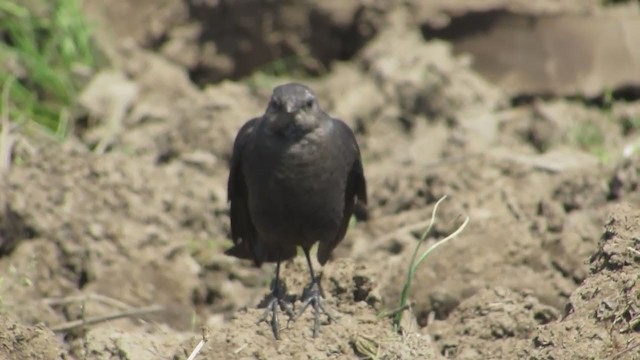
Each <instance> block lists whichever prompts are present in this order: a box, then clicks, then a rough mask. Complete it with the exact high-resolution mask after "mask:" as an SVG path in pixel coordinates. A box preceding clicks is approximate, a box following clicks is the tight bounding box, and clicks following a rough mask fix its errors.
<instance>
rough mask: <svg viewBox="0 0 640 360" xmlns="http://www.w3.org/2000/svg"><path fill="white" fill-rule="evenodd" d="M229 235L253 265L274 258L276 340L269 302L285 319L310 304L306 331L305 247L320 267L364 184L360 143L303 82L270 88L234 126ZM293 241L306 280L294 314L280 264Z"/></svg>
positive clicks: (315, 284)
mask: <svg viewBox="0 0 640 360" xmlns="http://www.w3.org/2000/svg"><path fill="white" fill-rule="evenodd" d="M228 200H229V202H230V217H231V237H232V239H233V242H234V245H233V247H231V248H230V249H229V250H227V251H226V252H225V253H226V254H227V255H231V256H235V257H238V258H241V259H250V260H253V262H254V263H255V265H256V266H260V265H261V264H262V263H264V262H275V263H276V269H275V279H274V281H273V282H272V284H273V285H272V289H271V296H270V300H269V302H268V305H267V308H266V309H265V313H264V314H263V316H262V317H261V318H260V320H259V322H262V321H266V319H267V318H268V317H269V315H271V321H270V323H271V327H272V330H273V332H274V335H275V337H276V338H279V324H278V319H277V308H278V306H280V307H281V309H283V310H285V311H286V312H287V314H288V315H289V319H290V320H291V319H294V318H297V317H299V316H300V315H301V314H302V313H303V312H304V311H305V309H306V308H307V307H308V306H309V305H311V306H312V307H313V309H314V326H313V336H314V337H316V336H317V334H318V330H319V326H320V312H323V313H324V314H326V315H327V316H328V317H329V319H330V320H331V315H330V314H329V312H328V311H327V310H326V309H325V307H324V306H323V297H322V293H321V289H320V280H319V278H318V277H316V275H315V273H314V271H313V266H312V264H311V257H310V255H309V251H310V250H311V247H312V246H313V245H314V244H315V243H316V242H318V243H319V244H318V251H317V258H318V262H319V263H320V264H322V265H324V264H325V263H326V262H327V260H328V259H329V257H330V256H331V252H332V251H333V249H334V248H335V247H336V246H337V245H338V243H340V241H341V240H342V239H343V238H344V236H345V233H346V232H347V227H348V225H349V221H350V218H351V215H352V214H353V213H354V209H356V208H357V209H359V210H360V211H358V212H357V213H356V215H358V213H362V212H361V210H362V209H366V207H365V206H366V202H367V188H366V182H365V176H364V171H363V167H362V160H361V157H360V149H359V147H358V143H357V142H356V139H355V137H354V134H353V132H352V131H351V129H350V128H349V127H348V126H347V125H346V124H345V123H344V122H342V121H341V120H338V119H334V118H332V117H330V116H329V115H327V114H326V113H325V112H324V111H323V110H322V109H321V108H320V105H319V104H318V101H317V99H316V96H315V94H314V93H313V91H312V90H311V89H309V88H308V87H307V86H304V85H301V84H297V83H290V84H285V85H280V86H278V87H276V88H275V89H274V90H273V93H272V95H271V100H270V102H269V105H268V107H267V109H266V111H265V113H264V115H262V116H261V117H257V118H254V119H252V120H249V121H248V122H247V123H246V124H244V125H243V126H242V128H241V129H240V130H239V132H238V134H237V136H236V139H235V142H234V145H233V155H232V157H231V169H230V173H229V182H228ZM298 246H299V247H301V248H302V250H303V251H304V254H305V256H306V259H307V264H308V266H309V273H310V275H311V283H310V285H309V286H308V287H307V288H306V289H305V290H306V291H305V292H304V294H303V296H302V297H301V299H302V302H303V303H302V307H301V309H300V311H299V312H298V313H297V314H294V313H293V311H292V309H291V305H290V304H289V303H287V302H286V301H285V299H284V295H285V294H284V289H283V286H282V285H281V282H280V263H281V262H282V261H285V260H289V259H291V258H293V257H294V256H295V255H296V251H297V247H298Z"/></svg>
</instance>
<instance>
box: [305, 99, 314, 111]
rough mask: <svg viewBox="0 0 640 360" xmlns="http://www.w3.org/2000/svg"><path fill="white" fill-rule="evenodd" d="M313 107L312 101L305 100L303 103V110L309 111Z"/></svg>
mask: <svg viewBox="0 0 640 360" xmlns="http://www.w3.org/2000/svg"><path fill="white" fill-rule="evenodd" d="M312 107H313V99H307V100H305V102H304V108H305V109H311V108H312Z"/></svg>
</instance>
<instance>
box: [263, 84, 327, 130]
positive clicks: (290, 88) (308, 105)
mask: <svg viewBox="0 0 640 360" xmlns="http://www.w3.org/2000/svg"><path fill="white" fill-rule="evenodd" d="M323 115H324V113H323V112H322V110H321V109H320V106H319V105H318V101H317V100H316V96H315V94H314V93H313V91H311V89H309V88H308V87H306V86H304V85H301V84H296V83H290V84H285V85H280V86H278V87H276V88H275V89H273V94H272V95H271V101H269V106H268V107H267V110H266V112H265V119H266V120H267V124H268V126H269V128H270V129H271V130H273V131H275V132H283V133H292V132H306V131H310V130H312V129H314V128H316V127H317V126H318V125H319V122H320V120H321V119H322V118H323Z"/></svg>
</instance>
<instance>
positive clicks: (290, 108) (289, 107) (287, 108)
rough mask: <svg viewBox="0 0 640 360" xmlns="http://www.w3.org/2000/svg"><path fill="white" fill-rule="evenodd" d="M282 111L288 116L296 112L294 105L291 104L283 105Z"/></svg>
mask: <svg viewBox="0 0 640 360" xmlns="http://www.w3.org/2000/svg"><path fill="white" fill-rule="evenodd" d="M284 110H285V111H286V112H287V114H288V115H292V114H293V113H295V112H296V110H297V109H296V107H295V104H293V103H286V104H284Z"/></svg>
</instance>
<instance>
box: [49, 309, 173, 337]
mask: <svg viewBox="0 0 640 360" xmlns="http://www.w3.org/2000/svg"><path fill="white" fill-rule="evenodd" d="M162 309H163V307H162V306H160V305H152V306H147V307H142V308H137V309H131V310H126V311H122V312H118V313H113V314H108V315H100V316H92V317H88V318H86V319H79V320H73V321H69V322H66V323H62V324H60V325H56V326H52V327H51V328H50V329H51V331H53V332H67V331H70V330H73V329H76V328H79V327H82V326H85V325H94V324H98V323H101V322H105V321H111V320H116V319H121V318H127V317H134V316H139V315H144V314H149V313H154V312H158V311H161V310H162Z"/></svg>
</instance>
